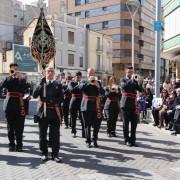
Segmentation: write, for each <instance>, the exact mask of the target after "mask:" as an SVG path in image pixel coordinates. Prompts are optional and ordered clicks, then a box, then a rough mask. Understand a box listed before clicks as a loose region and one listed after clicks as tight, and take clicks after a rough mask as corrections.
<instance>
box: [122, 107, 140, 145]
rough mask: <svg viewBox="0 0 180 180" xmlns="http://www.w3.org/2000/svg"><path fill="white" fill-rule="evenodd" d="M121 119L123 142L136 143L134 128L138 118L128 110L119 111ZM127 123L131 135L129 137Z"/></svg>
mask: <svg viewBox="0 0 180 180" xmlns="http://www.w3.org/2000/svg"><path fill="white" fill-rule="evenodd" d="M121 110H122V111H121V113H122V119H123V133H124V141H125V142H131V143H135V142H136V128H137V122H138V117H137V114H136V113H135V112H134V111H133V110H129V109H124V108H122V109H121ZM129 123H131V133H130V134H131V135H130V136H129Z"/></svg>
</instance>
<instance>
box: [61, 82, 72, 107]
mask: <svg viewBox="0 0 180 180" xmlns="http://www.w3.org/2000/svg"><path fill="white" fill-rule="evenodd" d="M62 88H63V94H64V100H63V104H62V106H63V107H67V108H69V103H70V100H71V92H70V91H69V89H68V86H67V85H63V86H62Z"/></svg>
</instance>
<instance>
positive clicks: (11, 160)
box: [0, 155, 41, 169]
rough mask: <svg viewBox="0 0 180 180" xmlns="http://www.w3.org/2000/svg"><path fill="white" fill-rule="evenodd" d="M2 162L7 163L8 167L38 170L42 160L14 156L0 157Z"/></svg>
mask: <svg viewBox="0 0 180 180" xmlns="http://www.w3.org/2000/svg"><path fill="white" fill-rule="evenodd" d="M0 161H5V162H7V164H8V165H12V166H23V167H30V168H31V169H36V168H37V167H38V166H39V165H40V164H41V160H40V158H35V157H31V158H29V157H20V156H18V157H17V156H13V155H12V156H10V155H0Z"/></svg>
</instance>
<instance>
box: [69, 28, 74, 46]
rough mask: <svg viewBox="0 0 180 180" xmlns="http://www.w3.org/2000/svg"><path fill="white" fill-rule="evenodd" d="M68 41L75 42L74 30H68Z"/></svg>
mask: <svg viewBox="0 0 180 180" xmlns="http://www.w3.org/2000/svg"><path fill="white" fill-rule="evenodd" d="M68 43H69V44H74V32H72V31H68Z"/></svg>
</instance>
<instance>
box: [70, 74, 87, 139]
mask: <svg viewBox="0 0 180 180" xmlns="http://www.w3.org/2000/svg"><path fill="white" fill-rule="evenodd" d="M81 77H82V74H81V72H80V71H79V72H77V73H76V76H75V78H74V80H72V81H71V82H70V83H69V85H68V90H69V91H70V92H71V94H72V98H71V100H70V105H69V111H70V115H71V123H72V124H71V126H72V131H71V133H72V134H73V137H76V133H77V131H76V119H77V117H78V116H79V119H80V121H81V125H82V137H85V134H84V124H83V122H82V116H81V111H80V106H81V100H82V92H81V90H80V86H79V85H80V82H81Z"/></svg>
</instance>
